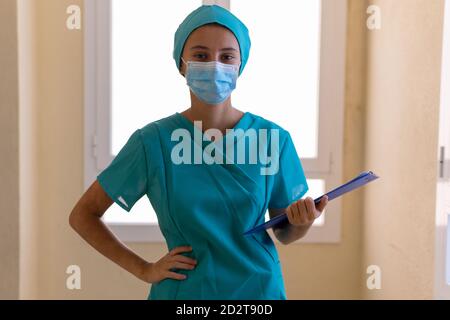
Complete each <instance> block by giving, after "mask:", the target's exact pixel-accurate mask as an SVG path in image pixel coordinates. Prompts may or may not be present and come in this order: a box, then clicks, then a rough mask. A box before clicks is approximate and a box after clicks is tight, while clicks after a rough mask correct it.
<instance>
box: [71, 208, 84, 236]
mask: <svg viewBox="0 0 450 320" xmlns="http://www.w3.org/2000/svg"><path fill="white" fill-rule="evenodd" d="M80 220H81V219H80V214H79V212H78V210H76V208H74V209H73V210H72V212H71V213H70V215H69V225H70V227H71V228H72V229H73V230H75V231H77V232H78V230H79V226H80Z"/></svg>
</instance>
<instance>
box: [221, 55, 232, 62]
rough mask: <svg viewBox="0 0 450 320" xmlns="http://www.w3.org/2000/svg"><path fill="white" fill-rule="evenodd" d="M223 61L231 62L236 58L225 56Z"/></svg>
mask: <svg viewBox="0 0 450 320" xmlns="http://www.w3.org/2000/svg"><path fill="white" fill-rule="evenodd" d="M223 59H224V60H228V61H230V60H233V59H234V57H233V56H232V55H225V56H223Z"/></svg>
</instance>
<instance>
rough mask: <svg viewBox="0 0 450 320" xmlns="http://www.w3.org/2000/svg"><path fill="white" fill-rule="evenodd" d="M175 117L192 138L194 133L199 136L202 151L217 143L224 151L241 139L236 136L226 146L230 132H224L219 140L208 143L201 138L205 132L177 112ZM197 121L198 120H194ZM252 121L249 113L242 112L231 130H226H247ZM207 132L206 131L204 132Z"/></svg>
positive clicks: (208, 141)
mask: <svg viewBox="0 0 450 320" xmlns="http://www.w3.org/2000/svg"><path fill="white" fill-rule="evenodd" d="M175 117H176V119H179V120H180V122H181V123H182V124H183V127H184V128H185V129H187V130H189V132H190V134H191V135H192V136H193V137H194V135H195V132H197V134H200V136H201V137H202V146H201V147H202V149H204V148H205V147H206V146H207V145H210V144H211V143H214V144H216V145H217V144H218V143H219V142H220V143H222V146H223V147H224V150H225V149H226V148H227V147H230V146H231V145H234V144H235V143H236V142H237V141H239V139H240V138H241V136H237V139H233V140H234V141H233V144H230V145H227V141H228V140H227V138H228V137H229V136H230V134H231V133H232V132H226V133H225V134H223V133H222V138H221V139H219V140H214V141H210V140H206V141H205V140H203V136H204V135H205V132H203V131H202V130H200V129H199V128H198V127H197V126H195V124H194V123H193V122H192V121H191V120H189V119H188V118H186V117H185V116H184V115H182V114H181V113H179V112H176V113H175ZM195 121H198V120H195ZM252 122H253V120H252V116H251V113H250V112H248V111H247V112H244V114H243V115H242V117H241V118H240V119H239V120H238V122H237V123H236V124H235V125H234V127H233V128H230V129H227V130H231V131H237V130H238V129H242V130H244V131H245V130H247V129H249V128H250V127H251V124H252ZM205 131H207V130H205ZM193 140H194V142H195V143H197V142H198V141H196V140H195V139H193Z"/></svg>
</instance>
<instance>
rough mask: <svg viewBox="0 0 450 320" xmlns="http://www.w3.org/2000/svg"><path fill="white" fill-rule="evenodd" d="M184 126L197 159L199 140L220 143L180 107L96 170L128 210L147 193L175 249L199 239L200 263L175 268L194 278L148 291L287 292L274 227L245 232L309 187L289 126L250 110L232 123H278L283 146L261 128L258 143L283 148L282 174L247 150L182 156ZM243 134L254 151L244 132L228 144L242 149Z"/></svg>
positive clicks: (213, 294) (196, 294)
mask: <svg viewBox="0 0 450 320" xmlns="http://www.w3.org/2000/svg"><path fill="white" fill-rule="evenodd" d="M179 128H183V129H185V131H186V132H189V133H190V137H191V140H190V141H189V143H190V145H191V146H192V152H191V159H194V158H193V157H194V153H195V148H201V149H198V150H200V151H202V150H205V148H206V147H208V145H210V144H211V143H213V142H211V141H199V140H198V139H194V135H195V132H194V131H196V130H197V134H198V133H200V134H202V131H201V129H200V128H198V127H197V126H194V123H192V122H191V121H190V120H189V119H187V118H186V117H185V116H183V115H182V114H180V113H178V112H177V113H175V114H173V115H170V116H168V117H166V118H163V119H160V120H157V121H154V122H151V123H149V124H147V125H146V126H144V127H142V128H140V129H137V130H136V131H134V133H133V134H132V135H131V136H130V137H129V139H128V141H127V142H126V144H125V145H124V146H123V148H122V149H121V150H120V151H119V153H118V154H117V156H116V157H115V158H114V159H113V161H112V162H111V163H110V164H109V166H108V167H107V168H106V169H104V170H103V171H102V172H101V173H100V174H99V175H98V176H97V180H98V182H99V183H100V185H101V186H102V188H103V189H104V190H105V192H106V193H107V194H108V195H109V197H110V198H111V199H112V200H113V201H114V202H116V203H117V204H118V205H119V206H120V207H122V208H123V209H125V210H126V211H127V212H128V211H130V210H131V208H132V207H133V205H134V204H135V203H136V202H137V201H138V200H139V199H140V198H141V197H142V196H144V195H147V197H148V199H149V201H150V203H151V205H152V207H153V209H154V210H155V213H156V215H157V219H158V223H159V227H160V229H161V232H162V234H163V236H164V238H165V239H166V242H167V249H168V250H169V251H170V250H172V249H173V248H175V247H178V246H185V245H189V246H192V251H191V252H187V253H182V254H183V255H185V256H188V257H192V258H194V259H196V260H197V262H198V263H197V266H196V267H195V268H194V269H193V270H184V269H173V271H175V272H178V273H182V274H186V275H187V278H186V279H184V280H175V279H164V280H161V281H159V282H157V283H153V284H152V285H151V289H150V293H149V295H148V299H152V300H153V299H186V300H200V299H209V300H213V299H239V300H240V299H258V300H262V299H283V300H284V299H286V292H285V287H284V281H283V276H282V271H281V265H280V260H279V257H278V253H277V250H276V247H275V245H274V243H273V241H272V239H271V237H270V236H269V234H268V233H267V231H263V232H258V233H255V234H252V235H246V236H244V235H243V233H244V232H245V231H247V230H248V229H250V228H252V227H254V226H256V225H258V224H260V223H263V222H264V220H265V213H266V212H267V209H268V208H286V207H287V206H289V204H291V203H292V202H293V201H296V200H298V199H300V198H301V197H302V196H303V195H304V194H305V193H306V192H307V191H308V185H307V182H306V177H305V174H304V171H303V168H302V165H301V162H300V159H299V156H298V154H297V152H296V150H295V147H294V144H293V142H292V140H291V137H290V134H289V132H288V131H286V130H284V129H283V128H281V127H280V126H278V125H276V124H275V123H273V122H271V121H268V120H266V119H264V118H263V117H260V116H257V115H255V114H252V113H250V112H246V113H244V115H243V116H242V118H241V119H240V120H239V121H238V123H237V124H236V125H235V127H234V128H233V129H235V130H238V129H243V131H244V132H247V131H248V130H247V129H255V130H256V132H260V131H258V130H259V129H266V130H267V132H268V133H269V132H270V130H271V129H276V131H278V133H279V136H278V140H277V141H278V144H279V148H278V149H277V150H279V151H278V152H277V153H274V154H271V152H272V151H270V150H271V143H273V142H272V140H273V141H275V140H274V138H272V139H271V135H270V134H267V135H266V136H268V139H262V138H260V136H259V135H258V147H259V150H265V152H266V154H269V155H270V156H273V157H275V156H276V157H277V159H278V163H279V167H278V170H277V171H276V173H275V174H265V175H263V174H261V170H260V169H261V168H263V167H265V168H267V167H268V166H269V164H267V163H266V164H263V163H262V161H257V162H256V164H255V162H254V161H250V160H249V159H247V158H246V161H245V163H243V164H242V163H240V162H239V161H237V160H235V161H234V163H231V164H230V161H228V163H227V161H226V160H224V161H222V162H223V163H222V164H221V163H220V161H217V162H216V163H212V164H208V163H206V162H205V161H201V163H200V164H198V163H194V161H192V162H191V163H189V162H187V163H181V164H175V163H174V162H173V161H172V160H171V159H172V158H171V154H172V150H173V148H174V147H175V146H176V145H179V143H180V140H175V141H172V138H171V135H172V132H173V131H174V130H176V129H179ZM246 130H247V131H246ZM261 132H264V131H261ZM227 135H228V133H227ZM227 135H225V136H224V137H223V138H222V140H223V141H222V142H225V141H226V140H225V138H226V137H227ZM239 139H246V141H244V142H245V143H246V146H247V147H246V148H245V150H247V151H249V150H250V149H249V147H251V146H249V143H248V139H247V137H246V136H245V135H242V136H241V137H240V138H236V139H234V143H233V144H229V145H227V144H226V143H223V146H224V149H223V150H224V151H226V148H234V150H235V152H234V155H235V156H237V147H238V145H239ZM215 142H217V143H218V142H219V140H216V141H215ZM241 142H242V141H241ZM241 146H242V144H241ZM217 150H219V149H217ZM217 150H216V151H217ZM209 154H212V155H213V156H215V153H211V152H210V153H209ZM223 154H225V152H223ZM224 159H225V158H224ZM235 159H236V158H235ZM272 161H273V160H272ZM241 162H242V161H241Z"/></svg>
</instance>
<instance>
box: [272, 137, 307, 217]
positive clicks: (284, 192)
mask: <svg viewBox="0 0 450 320" xmlns="http://www.w3.org/2000/svg"><path fill="white" fill-rule="evenodd" d="M286 133H287V134H286V137H285V139H284V142H282V147H281V152H280V155H279V170H278V172H277V173H276V174H275V175H274V178H273V187H272V191H271V193H270V200H269V208H271V209H281V208H287V207H288V206H289V205H290V204H291V203H292V202H294V201H297V200H298V199H300V198H301V197H302V196H303V195H304V194H305V193H306V192H307V191H308V183H307V182H306V177H305V173H304V171H303V167H302V164H301V161H300V158H299V156H298V154H297V151H296V150H295V146H294V143H293V142H292V139H291V136H290V134H289V132H286Z"/></svg>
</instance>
